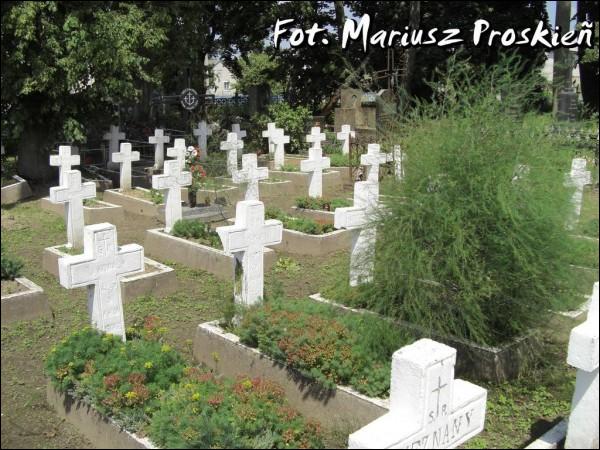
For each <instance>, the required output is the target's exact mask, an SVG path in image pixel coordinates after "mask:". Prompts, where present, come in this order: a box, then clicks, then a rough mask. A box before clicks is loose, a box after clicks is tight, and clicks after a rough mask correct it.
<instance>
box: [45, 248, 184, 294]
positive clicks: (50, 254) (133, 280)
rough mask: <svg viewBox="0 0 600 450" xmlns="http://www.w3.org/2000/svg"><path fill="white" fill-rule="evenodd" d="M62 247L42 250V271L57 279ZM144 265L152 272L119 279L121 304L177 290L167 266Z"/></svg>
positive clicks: (170, 269) (173, 276) (153, 263)
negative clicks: (145, 296)
mask: <svg viewBox="0 0 600 450" xmlns="http://www.w3.org/2000/svg"><path fill="white" fill-rule="evenodd" d="M59 247H62V245H57V246H54V247H48V248H45V249H44V254H43V257H42V266H43V268H44V270H45V271H46V272H48V273H50V274H52V275H54V276H55V277H56V278H57V279H58V260H59V258H61V257H62V256H68V255H67V254H66V253H63V252H61V251H60V250H58V248H59ZM144 264H145V265H146V266H150V267H151V269H152V271H148V272H142V273H140V274H135V275H129V276H126V277H123V278H122V279H121V297H122V299H123V302H127V301H130V300H133V299H135V298H137V297H140V296H143V295H153V296H157V297H164V296H166V295H169V294H172V293H173V292H175V291H176V290H177V287H178V282H177V277H176V275H175V270H174V269H173V268H171V267H169V266H166V265H164V264H161V263H159V262H158V261H154V260H152V259H150V258H144Z"/></svg>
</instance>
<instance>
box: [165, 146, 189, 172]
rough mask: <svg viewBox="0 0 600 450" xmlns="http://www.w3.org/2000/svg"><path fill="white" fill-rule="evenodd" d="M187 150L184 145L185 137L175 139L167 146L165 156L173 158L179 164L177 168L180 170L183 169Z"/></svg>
mask: <svg viewBox="0 0 600 450" xmlns="http://www.w3.org/2000/svg"><path fill="white" fill-rule="evenodd" d="M186 152H187V147H186V146H185V139H181V138H179V139H175V143H174V144H173V147H169V148H168V149H167V156H169V157H171V158H175V160H176V161H177V163H178V164H179V168H180V169H181V170H183V169H185V154H186Z"/></svg>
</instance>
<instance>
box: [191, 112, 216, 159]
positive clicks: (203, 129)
mask: <svg viewBox="0 0 600 450" xmlns="http://www.w3.org/2000/svg"><path fill="white" fill-rule="evenodd" d="M193 132H194V136H197V137H198V148H199V149H200V150H199V151H200V155H199V158H200V160H201V161H204V160H206V158H208V136H210V135H212V128H211V127H209V126H208V125H207V124H206V121H205V120H202V121H201V122H198V128H195V129H194V130H193Z"/></svg>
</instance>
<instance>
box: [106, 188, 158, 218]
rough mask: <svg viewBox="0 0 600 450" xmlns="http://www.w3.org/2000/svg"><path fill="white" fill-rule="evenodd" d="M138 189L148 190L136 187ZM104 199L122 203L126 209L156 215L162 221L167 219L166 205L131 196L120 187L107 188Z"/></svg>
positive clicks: (141, 213) (131, 211) (149, 215)
mask: <svg viewBox="0 0 600 450" xmlns="http://www.w3.org/2000/svg"><path fill="white" fill-rule="evenodd" d="M136 189H140V190H146V191H148V189H145V188H140V187H136ZM103 198H104V201H105V202H108V203H112V204H114V205H121V206H122V207H123V208H124V210H125V211H127V212H128V213H132V214H139V215H141V216H146V217H156V218H157V219H158V220H160V221H161V222H164V220H165V205H164V204H161V205H157V204H155V203H153V202H151V201H149V200H144V199H143V198H137V197H131V196H130V195H126V194H124V193H122V192H120V191H119V190H118V189H107V190H106V191H104V197H103Z"/></svg>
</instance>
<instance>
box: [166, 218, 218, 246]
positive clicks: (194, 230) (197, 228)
mask: <svg viewBox="0 0 600 450" xmlns="http://www.w3.org/2000/svg"><path fill="white" fill-rule="evenodd" d="M171 234H172V235H173V236H177V237H180V238H184V239H188V240H190V241H192V242H196V243H198V244H202V245H208V246H209V247H212V248H216V249H218V250H222V249H223V245H222V244H221V239H220V238H219V235H218V234H217V232H216V231H213V230H211V229H210V225H208V224H206V223H203V222H200V221H198V220H186V219H181V220H178V221H177V222H175V225H173V229H172V230H171Z"/></svg>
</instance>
